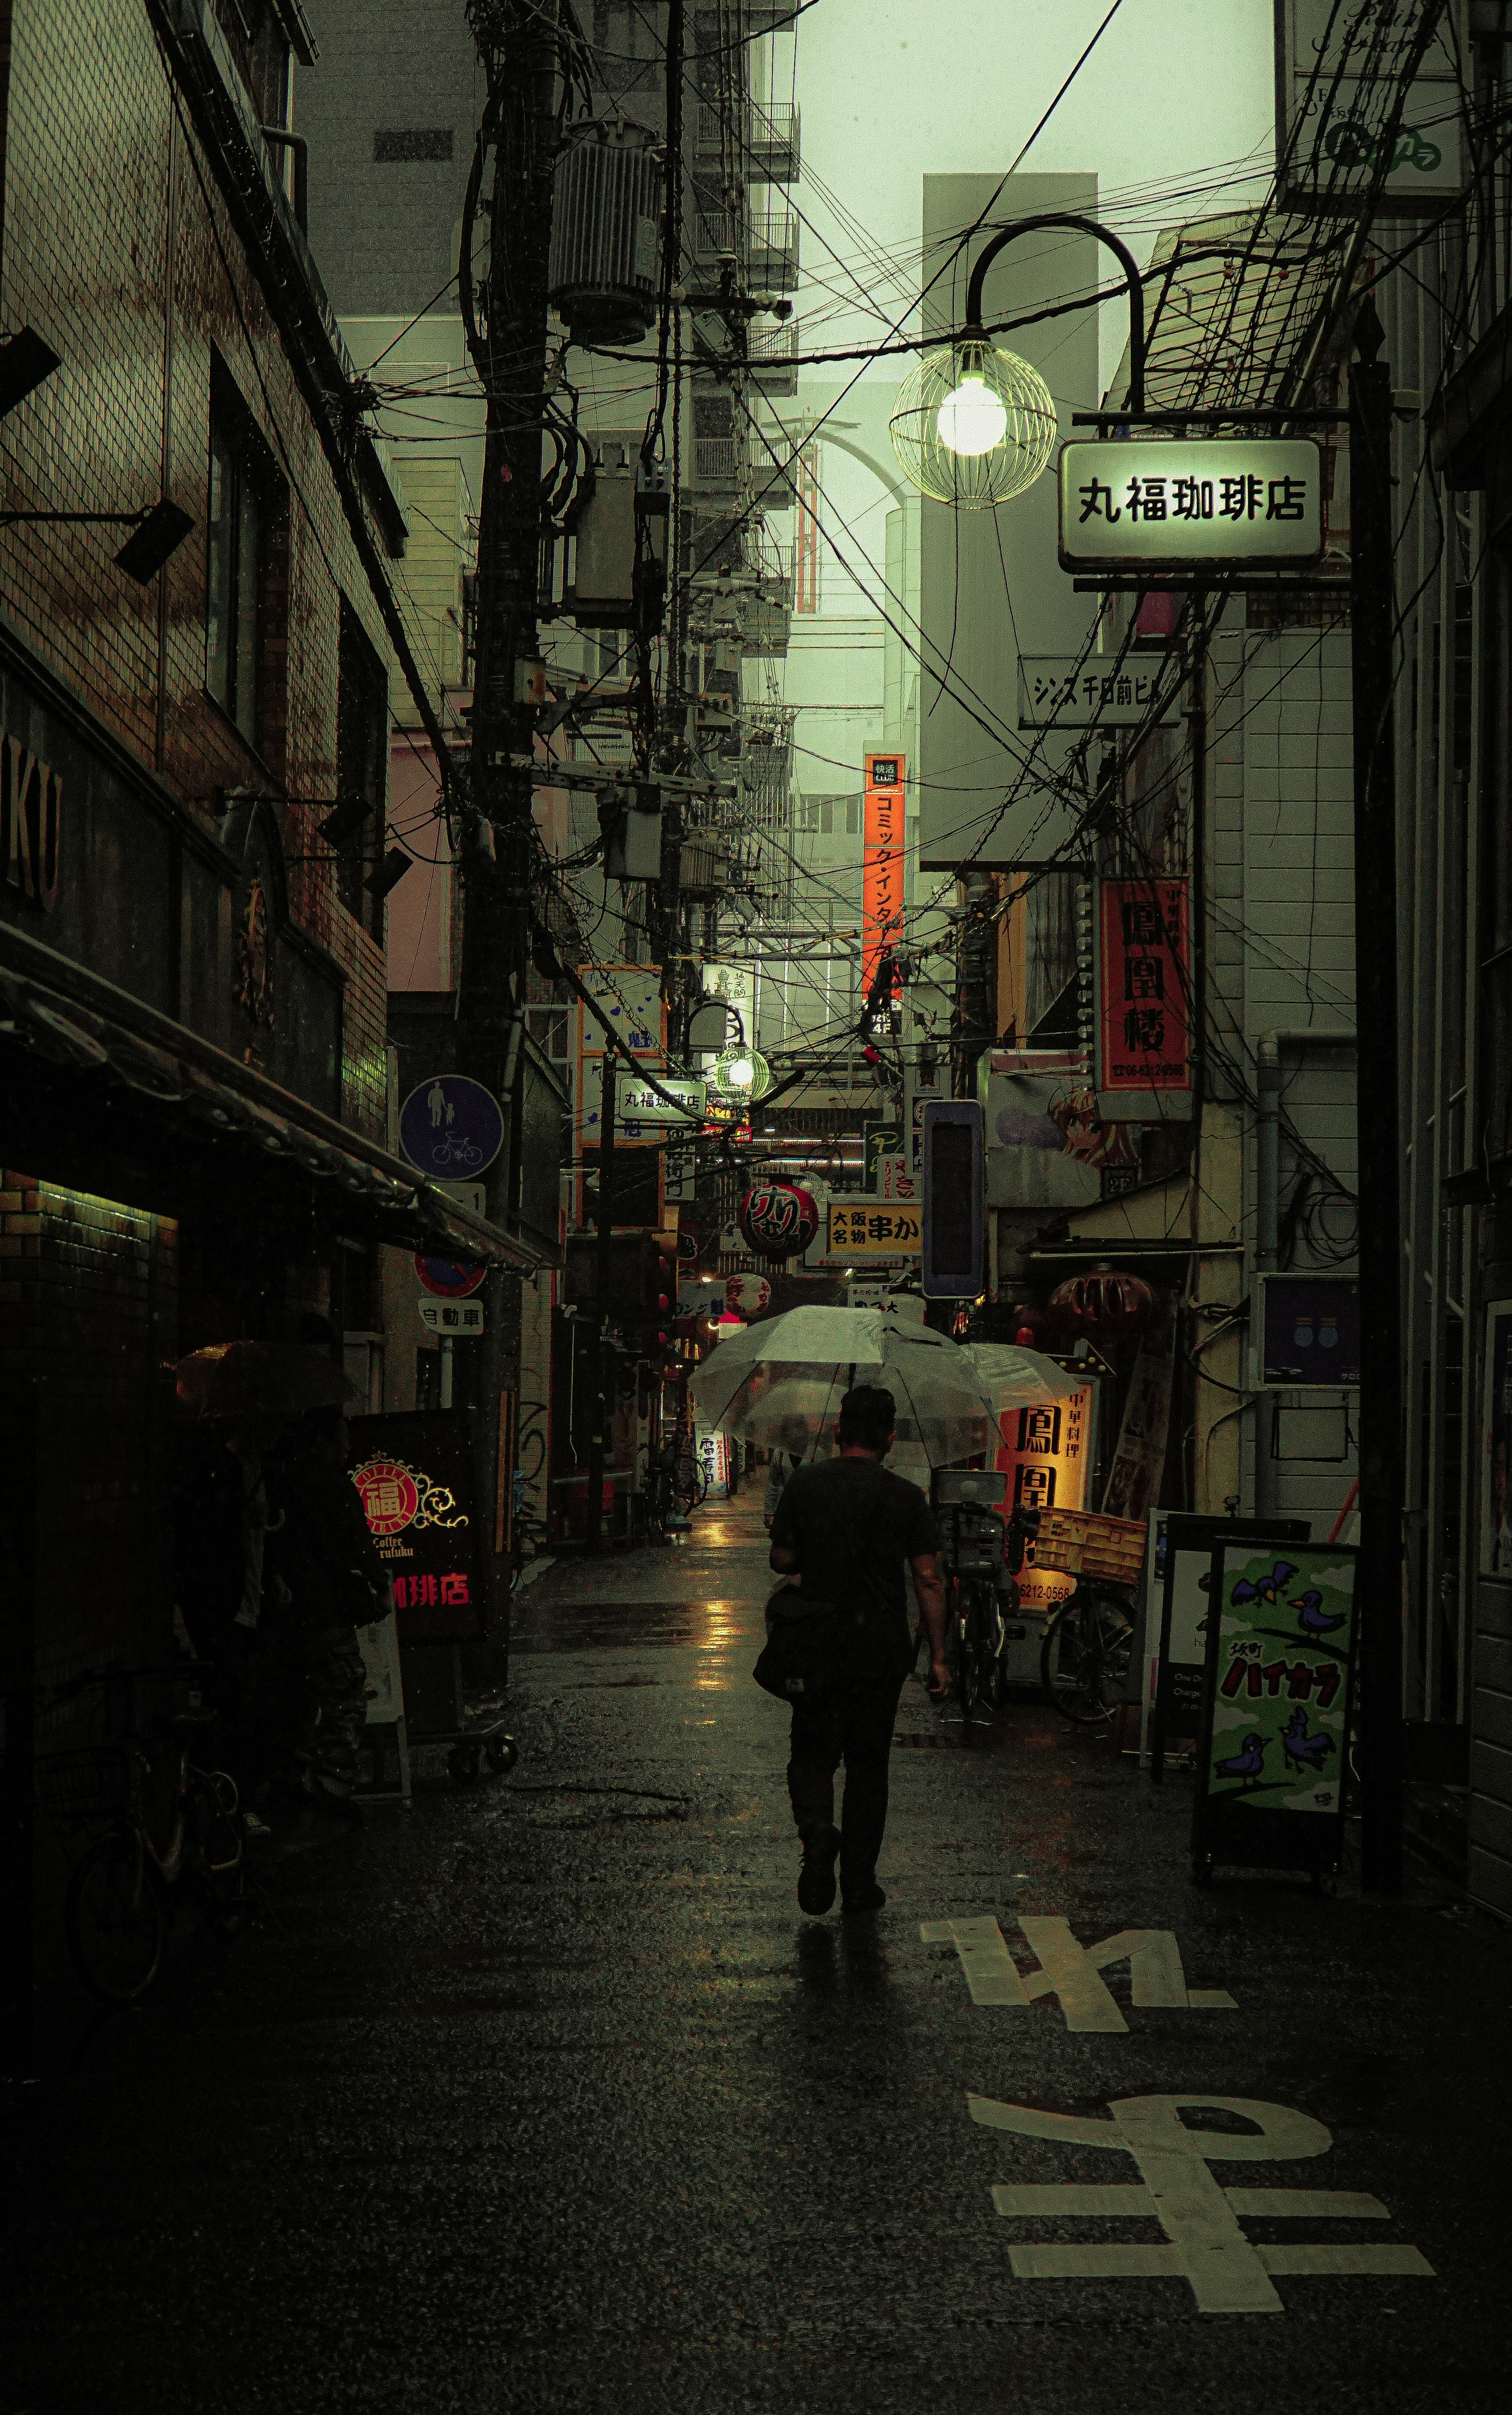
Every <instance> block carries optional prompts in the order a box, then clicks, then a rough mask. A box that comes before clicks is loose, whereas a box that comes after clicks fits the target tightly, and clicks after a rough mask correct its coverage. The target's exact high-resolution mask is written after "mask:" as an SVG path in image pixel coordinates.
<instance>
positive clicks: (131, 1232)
mask: <svg viewBox="0 0 1512 2415" xmlns="http://www.w3.org/2000/svg"><path fill="white" fill-rule="evenodd" d="M177 1239H178V1234H177V1227H176V1226H175V1224H174V1223H173V1222H172V1219H171V1218H169V1217H165V1216H157V1215H152V1214H150V1213H145V1212H143V1211H142V1210H140V1209H138V1208H134V1207H121V1206H119V1205H118V1204H117V1203H116V1202H115V1201H113V1200H110V1199H96V1198H91V1197H89V1196H88V1195H87V1194H86V1193H84V1192H77V1191H65V1190H62V1189H60V1188H59V1187H58V1186H56V1185H55V1184H52V1183H49V1182H43V1181H38V1179H37V1177H36V1176H35V1175H33V1174H29V1173H26V1172H23V1171H20V1170H15V1169H12V1170H7V1171H6V1172H4V1173H3V1174H0V1389H3V1391H4V1394H5V1398H6V1410H5V1417H6V1421H7V1424H8V1423H9V1422H10V1420H12V1419H13V1418H17V1417H18V1416H20V1415H22V1414H23V1413H24V1412H25V1410H26V1408H27V1406H28V1401H29V1400H30V1401H34V1402H35V1406H36V1417H37V1468H38V1471H39V1480H38V1483H37V1492H36V1495H35V1504H34V1508H35V1517H36V1552H37V1605H38V1615H37V1682H38V1684H39V1685H40V1686H41V1687H42V1688H44V1689H48V1688H52V1687H53V1686H56V1685H58V1684H60V1683H62V1682H63V1681H65V1680H67V1678H69V1677H72V1676H75V1675H77V1674H79V1673H81V1672H82V1671H83V1670H85V1669H97V1668H101V1667H105V1666H111V1667H116V1668H119V1667H125V1666H146V1665H152V1664H155V1663H157V1662H159V1661H161V1660H163V1659H164V1658H167V1657H168V1656H169V1654H170V1652H171V1649H172V1637H171V1635H170V1634H169V1633H168V1631H167V1629H166V1599H167V1588H166V1585H165V1583H163V1579H164V1577H165V1576H166V1568H165V1567H164V1565H163V1563H164V1562H165V1560H166V1555H167V1553H168V1552H169V1550H170V1546H171V1528H170V1525H169V1520H168V1515H167V1501H166V1492H167V1478H168V1468H167V1464H166V1451H167V1448H168V1433H169V1423H168V1418H169V1411H170V1408H171V1405H172V1360H173V1358H174V1357H175V1355H176V1351H177V1326H178V1304H177V1255H176V1253H177ZM17 1506H18V1505H16V1504H15V1503H13V1504H12V1508H13V1510H14V1508H16V1507H17ZM159 1629H161V1630H162V1631H159ZM78 1724H79V1714H78V1713H77V1711H75V1712H70V1713H66V1714H60V1715H59V1718H57V1719H56V1720H54V1721H52V1722H49V1721H48V1720H47V1719H46V1718H44V1724H43V1733H42V1734H41V1736H40V1738H39V1741H40V1742H41V1743H42V1745H43V1746H44V1748H45V1746H46V1744H47V1742H48V1733H47V1731H48V1728H49V1726H50V1725H52V1726H56V1727H59V1728H61V1729H63V1730H65V1731H66V1732H67V1733H71V1732H72V1731H73V1730H74V1729H75V1728H76V1727H77V1726H78Z"/></svg>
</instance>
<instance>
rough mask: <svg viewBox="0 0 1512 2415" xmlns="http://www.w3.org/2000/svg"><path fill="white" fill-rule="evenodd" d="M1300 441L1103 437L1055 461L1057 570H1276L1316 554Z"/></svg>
mask: <svg viewBox="0 0 1512 2415" xmlns="http://www.w3.org/2000/svg"><path fill="white" fill-rule="evenodd" d="M1323 538H1324V521H1323V454H1322V450H1321V448H1320V447H1319V445H1318V444H1317V443H1314V442H1313V441H1312V440H1311V439H1310V438H1307V437H1289V436H1288V437H1250V436H1238V437H1228V436H1191V437H1185V436H1184V437H1113V438H1105V439H1102V440H1100V441H1098V442H1094V443H1078V442H1072V443H1070V444H1064V445H1062V447H1061V453H1060V562H1061V567H1062V569H1063V570H1073V571H1074V570H1081V571H1100V570H1108V571H1115V570H1138V569H1145V570H1167V571H1185V570H1190V571H1193V572H1196V571H1203V570H1206V571H1210V572H1212V573H1213V574H1214V575H1215V576H1220V575H1221V574H1222V573H1223V572H1224V571H1226V570H1241V569H1248V568H1254V569H1257V570H1284V569H1286V568H1287V567H1289V566H1290V567H1295V566H1296V565H1298V564H1305V563H1308V562H1316V561H1317V560H1318V558H1319V556H1320V555H1321V553H1322V551H1323Z"/></svg>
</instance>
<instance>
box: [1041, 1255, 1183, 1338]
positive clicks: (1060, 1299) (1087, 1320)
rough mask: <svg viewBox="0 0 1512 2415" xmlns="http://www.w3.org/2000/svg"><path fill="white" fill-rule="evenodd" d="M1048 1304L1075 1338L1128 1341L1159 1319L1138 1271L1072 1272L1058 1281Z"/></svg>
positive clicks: (1154, 1301)
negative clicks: (1082, 1335)
mask: <svg viewBox="0 0 1512 2415" xmlns="http://www.w3.org/2000/svg"><path fill="white" fill-rule="evenodd" d="M1050 1305H1051V1308H1052V1309H1053V1310H1054V1312H1055V1314H1056V1315H1057V1316H1058V1317H1059V1318H1060V1319H1061V1321H1062V1324H1063V1325H1064V1327H1065V1328H1066V1330H1067V1331H1068V1332H1069V1333H1070V1336H1071V1338H1072V1339H1073V1340H1075V1338H1076V1337H1077V1336H1078V1335H1081V1334H1085V1336H1086V1338H1087V1339H1088V1341H1095V1342H1128V1341H1130V1339H1131V1338H1132V1336H1133V1335H1135V1334H1136V1333H1147V1332H1148V1331H1149V1329H1150V1327H1151V1326H1152V1325H1156V1324H1158V1323H1159V1321H1160V1300H1159V1298H1158V1297H1157V1296H1156V1294H1155V1293H1154V1291H1152V1290H1151V1288H1150V1286H1149V1284H1148V1283H1147V1282H1145V1280H1144V1278H1143V1276H1141V1275H1124V1274H1110V1273H1109V1272H1108V1271H1107V1269H1106V1268H1102V1269H1100V1271H1099V1272H1098V1273H1097V1274H1092V1275H1072V1276H1070V1278H1069V1280H1068V1281H1067V1282H1063V1283H1057V1284H1056V1285H1055V1290H1054V1291H1053V1292H1052V1293H1051V1295H1050Z"/></svg>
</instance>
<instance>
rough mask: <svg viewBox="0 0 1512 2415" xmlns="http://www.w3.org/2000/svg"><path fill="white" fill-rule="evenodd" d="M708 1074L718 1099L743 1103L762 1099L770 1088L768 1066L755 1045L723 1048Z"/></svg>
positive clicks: (769, 1069)
mask: <svg viewBox="0 0 1512 2415" xmlns="http://www.w3.org/2000/svg"><path fill="white" fill-rule="evenodd" d="M710 1078H711V1081H712V1083H713V1085H714V1087H715V1089H716V1090H717V1091H718V1092H719V1095H720V1097H721V1098H722V1099H728V1100H730V1101H731V1102H733V1103H735V1104H738V1105H741V1106H747V1105H749V1104H750V1103H751V1102H752V1101H753V1100H755V1099H764V1098H765V1097H766V1094H767V1092H768V1091H769V1090H770V1089H771V1066H770V1065H769V1064H768V1062H767V1060H766V1058H765V1057H763V1056H762V1054H761V1052H760V1050H759V1049H756V1048H743V1047H741V1048H726V1051H725V1053H724V1055H723V1056H722V1057H715V1059H714V1063H713V1069H712V1072H711V1076H710Z"/></svg>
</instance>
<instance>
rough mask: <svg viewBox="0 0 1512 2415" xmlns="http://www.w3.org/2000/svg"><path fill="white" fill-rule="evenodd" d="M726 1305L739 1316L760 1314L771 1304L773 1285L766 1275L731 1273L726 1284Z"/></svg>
mask: <svg viewBox="0 0 1512 2415" xmlns="http://www.w3.org/2000/svg"><path fill="white" fill-rule="evenodd" d="M725 1305H726V1308H727V1309H729V1310H731V1311H732V1312H733V1313H734V1314H735V1315H737V1316H744V1317H752V1316H759V1315H760V1314H761V1313H762V1312H763V1310H765V1309H768V1308H770V1307H771V1283H770V1282H768V1281H767V1278H766V1276H765V1275H731V1276H730V1277H729V1279H728V1281H727V1282H726V1285H725Z"/></svg>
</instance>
